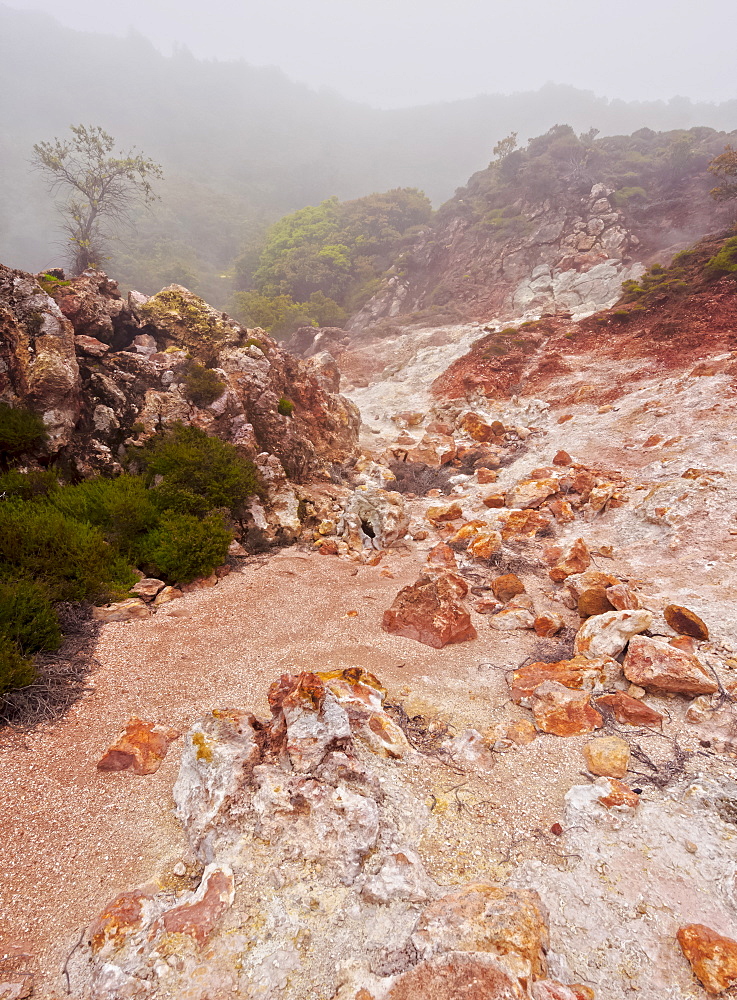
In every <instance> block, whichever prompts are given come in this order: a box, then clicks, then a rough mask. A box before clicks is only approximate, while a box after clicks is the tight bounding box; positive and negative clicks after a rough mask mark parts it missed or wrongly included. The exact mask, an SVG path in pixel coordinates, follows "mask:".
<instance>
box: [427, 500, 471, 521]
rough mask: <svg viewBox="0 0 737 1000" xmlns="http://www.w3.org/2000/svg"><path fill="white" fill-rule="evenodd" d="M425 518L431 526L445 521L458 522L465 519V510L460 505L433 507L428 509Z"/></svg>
mask: <svg viewBox="0 0 737 1000" xmlns="http://www.w3.org/2000/svg"><path fill="white" fill-rule="evenodd" d="M425 517H426V518H427V520H428V521H430V523H431V524H436V523H441V524H442V522H443V521H457V520H458V519H459V518H461V517H463V510H462V509H461V505H460V504H459V503H451V504H446V505H444V506H443V505H439V506H433V507H428V508H427V513H426V514H425Z"/></svg>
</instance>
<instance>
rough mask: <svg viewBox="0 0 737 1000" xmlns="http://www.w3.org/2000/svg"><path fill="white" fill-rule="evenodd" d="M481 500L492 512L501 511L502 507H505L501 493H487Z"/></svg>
mask: <svg viewBox="0 0 737 1000" xmlns="http://www.w3.org/2000/svg"><path fill="white" fill-rule="evenodd" d="M481 500H482V502H483V504H484V506H485V507H489V508H491V509H493V510H501V508H502V507H506V503H505V500H504V494H503V493H487V494H486V496H485V497H482V498H481Z"/></svg>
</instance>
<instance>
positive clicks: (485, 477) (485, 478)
mask: <svg viewBox="0 0 737 1000" xmlns="http://www.w3.org/2000/svg"><path fill="white" fill-rule="evenodd" d="M498 477H499V473H498V472H497V471H496V469H485V468H484V467H483V466H482V467H481V468H480V469H476V479H477V481H478V483H479V485H480V486H488V484H489V483H495V482H496V481H497V479H498Z"/></svg>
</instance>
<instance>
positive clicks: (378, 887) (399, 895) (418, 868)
mask: <svg viewBox="0 0 737 1000" xmlns="http://www.w3.org/2000/svg"><path fill="white" fill-rule="evenodd" d="M436 892H437V887H436V885H435V883H434V882H433V880H432V879H431V878H430V876H429V875H428V874H427V872H426V871H425V867H424V865H423V864H422V861H421V860H420V858H419V855H417V854H415V852H414V851H411V850H409V849H407V848H405V849H404V850H403V851H396V852H394V853H393V854H389V855H388V856H387V857H386V860H385V861H384V863H383V864H382V866H381V868H380V869H379V871H378V872H377V874H376V875H370V876H369V877H368V878H367V879H366V881H365V882H364V883H363V886H362V887H361V895H362V896H363V898H364V899H365V900H366V902H367V903H378V904H380V905H384V906H385V905H386V904H388V903H393V902H397V901H399V900H402V901H404V902H407V903H425V902H427V901H428V900H430V899H432V898H434V896H435V895H436Z"/></svg>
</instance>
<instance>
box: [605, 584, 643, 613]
mask: <svg viewBox="0 0 737 1000" xmlns="http://www.w3.org/2000/svg"><path fill="white" fill-rule="evenodd" d="M606 596H607V597H608V598H609V602H610V604H611V605H612V607H613V608H614V609H615V610H616V611H635V610H637V608H639V607H640V599H639V598H638V596H637V594H636V593H635V592H634V590H632V588H631V587H628V586H627V584H626V583H615V584H614V585H613V586H611V587H607V588H606Z"/></svg>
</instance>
